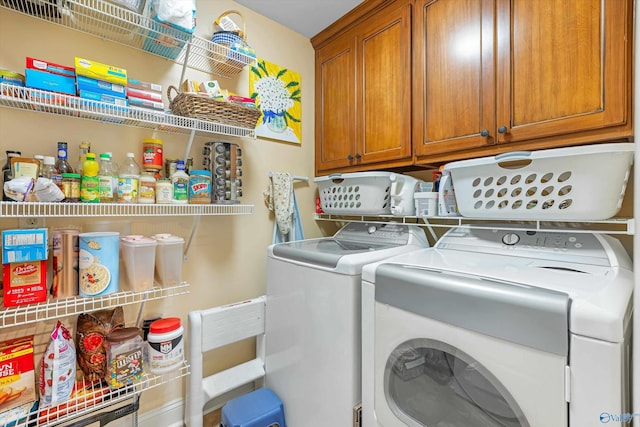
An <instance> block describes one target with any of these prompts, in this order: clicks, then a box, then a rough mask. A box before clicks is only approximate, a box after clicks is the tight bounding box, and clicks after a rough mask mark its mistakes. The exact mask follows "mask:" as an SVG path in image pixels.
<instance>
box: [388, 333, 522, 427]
mask: <svg viewBox="0 0 640 427" xmlns="http://www.w3.org/2000/svg"><path fill="white" fill-rule="evenodd" d="M384 390H385V398H386V400H387V404H388V405H389V408H390V409H391V411H392V412H393V413H394V414H395V415H396V416H397V417H398V418H399V419H400V420H401V421H403V422H404V423H405V424H407V425H408V426H429V427H431V426H465V427H495V426H504V427H529V423H528V422H527V420H526V418H525V416H524V414H523V413H522V410H521V409H520V407H519V406H518V404H517V403H516V401H515V400H514V399H513V397H512V396H511V394H509V392H508V391H507V390H506V388H505V387H504V386H503V385H502V384H501V383H500V382H499V381H498V380H497V379H496V378H495V377H494V376H493V375H492V374H491V373H490V372H489V371H488V370H487V369H486V368H485V367H484V366H482V364H481V363H479V362H478V361H476V360H474V359H473V358H472V357H471V356H469V355H467V354H466V353H464V352H463V351H461V350H459V349H456V348H454V347H452V346H451V345H449V344H446V343H443V342H440V341H436V340H430V339H425V338H417V339H413V340H410V341H406V342H404V343H402V344H400V345H399V346H397V347H396V348H395V349H394V350H393V351H392V352H391V355H390V356H389V358H388V359H387V363H386V367H385V372H384Z"/></svg>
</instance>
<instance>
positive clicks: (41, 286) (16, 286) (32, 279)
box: [2, 260, 47, 307]
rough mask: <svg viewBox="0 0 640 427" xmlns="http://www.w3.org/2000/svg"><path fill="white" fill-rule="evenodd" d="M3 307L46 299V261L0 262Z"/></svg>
mask: <svg viewBox="0 0 640 427" xmlns="http://www.w3.org/2000/svg"><path fill="white" fill-rule="evenodd" d="M2 281H3V289H2V292H3V295H4V300H3V304H4V306H5V307H16V306H19V305H26V304H35V303H38V302H44V301H46V300H47V261H46V260H40V261H22V262H11V263H8V264H2Z"/></svg>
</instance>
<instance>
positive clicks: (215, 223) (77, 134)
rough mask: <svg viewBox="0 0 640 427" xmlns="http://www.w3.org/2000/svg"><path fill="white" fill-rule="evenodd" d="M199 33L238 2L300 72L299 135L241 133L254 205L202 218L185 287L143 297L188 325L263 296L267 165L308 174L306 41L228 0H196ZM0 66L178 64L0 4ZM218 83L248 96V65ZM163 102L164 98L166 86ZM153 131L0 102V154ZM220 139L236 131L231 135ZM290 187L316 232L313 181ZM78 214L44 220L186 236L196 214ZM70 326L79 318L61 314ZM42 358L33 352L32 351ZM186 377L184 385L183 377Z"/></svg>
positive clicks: (222, 356)
mask: <svg viewBox="0 0 640 427" xmlns="http://www.w3.org/2000/svg"><path fill="white" fill-rule="evenodd" d="M197 7H198V12H197V22H198V26H197V29H196V33H197V34H198V35H201V36H203V37H208V36H210V34H211V32H212V31H213V21H214V20H215V19H216V18H217V17H218V16H219V15H220V14H221V13H222V12H224V11H225V10H229V9H237V10H239V11H241V12H242V13H243V15H244V17H245V19H246V30H247V41H248V43H249V44H250V45H251V46H252V47H253V48H255V50H256V52H257V53H258V56H259V57H262V58H265V59H267V60H269V61H271V62H274V63H276V64H279V65H281V66H283V67H286V68H290V69H291V70H293V71H296V72H298V73H300V75H301V77H302V120H303V125H302V132H303V135H302V144H300V145H297V144H289V143H282V142H275V141H269V140H261V139H257V140H252V139H237V141H238V142H239V143H240V144H241V146H242V148H243V161H244V176H243V188H244V196H243V198H242V201H243V203H246V204H253V205H255V212H254V214H253V215H245V216H232V217H203V218H202V219H201V221H200V224H199V227H198V228H197V230H196V237H195V239H194V241H193V243H192V245H191V247H190V250H189V254H188V260H187V262H185V263H184V275H183V276H184V279H185V280H187V281H188V282H190V283H191V287H190V294H189V295H186V296H180V297H176V298H172V299H168V300H164V301H160V302H151V303H148V304H147V305H146V306H145V313H146V314H148V315H150V314H153V313H159V314H162V315H164V316H180V317H182V319H183V322H184V323H185V324H186V315H187V313H188V312H189V311H190V310H194V309H202V308H206V307H212V306H216V305H221V304H225V303H229V302H234V301H239V300H243V299H247V298H251V297H254V296H258V295H261V294H262V293H264V291H265V265H266V248H267V245H268V244H269V243H270V242H271V238H272V232H273V216H272V214H270V212H269V211H268V210H267V208H266V207H265V205H264V202H263V196H262V191H263V190H264V189H265V188H266V186H267V183H268V178H267V176H268V173H269V171H283V172H284V171H286V172H290V173H292V174H295V175H303V176H308V177H309V178H313V170H314V168H313V156H314V154H313V153H314V151H313V142H314V141H313V138H314V132H313V108H314V107H313V106H314V99H313V96H314V91H313V85H314V68H313V64H314V56H313V49H312V47H311V44H310V42H309V40H308V39H307V38H305V37H303V36H300V35H299V34H297V33H294V32H292V31H290V30H288V29H286V28H284V27H282V26H280V25H279V24H276V23H274V22H273V21H270V20H268V19H266V18H264V17H263V16H260V15H257V14H255V13H253V12H251V11H249V10H248V9H246V8H244V7H242V6H240V5H238V4H236V3H235V2H233V1H229V0H217V1H215V2H214V1H198V4H197ZM0 40H2V49H0V69H9V70H14V71H19V72H21V70H24V66H25V56H32V57H35V58H40V59H46V60H50V61H53V62H56V63H59V64H63V65H70V66H73V63H74V57H75V56H79V57H84V58H88V59H93V60H96V61H99V62H103V63H108V64H112V65H115V66H119V67H122V68H126V69H127V70H128V73H129V76H132V77H137V78H140V79H142V80H147V81H153V82H160V83H162V84H163V85H164V87H165V88H166V87H168V86H169V85H177V84H178V83H179V79H180V72H181V66H179V65H177V64H175V63H173V62H171V61H168V60H165V59H163V58H160V57H156V56H153V55H150V54H147V53H145V52H141V51H137V50H133V49H131V48H128V47H125V46H121V45H117V44H114V43H111V42H108V41H103V40H101V39H98V38H96V37H92V36H87V35H84V34H81V33H78V32H75V31H71V30H68V29H65V28H61V27H57V26H55V25H52V24H48V23H44V22H40V21H39V20H37V19H33V18H30V17H27V16H23V15H20V14H17V13H12V12H9V11H6V10H4V9H0ZM186 77H187V78H192V79H196V80H209V79H211V78H217V77H216V76H211V75H206V74H204V73H200V72H197V71H194V70H187V74H186ZM218 80H219V82H220V84H221V86H222V87H223V88H226V89H229V90H232V91H234V92H237V93H239V94H242V95H245V96H247V95H248V69H245V70H244V71H243V72H242V73H241V74H239V75H238V76H237V77H236V78H234V79H221V78H218ZM165 103H167V100H166V95H165ZM151 136H152V132H151V131H148V130H145V129H138V128H132V127H126V126H119V125H113V124H102V123H98V122H93V121H86V120H81V119H73V118H65V117H60V116H54V115H47V114H40V113H35V112H30V111H23V110H13V109H9V108H0V158H2V160H0V163H4V151H5V150H8V149H20V150H22V153H23V155H26V156H32V155H34V154H38V153H39V154H45V155H55V152H56V141H61V140H62V141H67V142H68V143H69V147H70V158H71V159H72V160H74V162H75V159H77V150H78V144H79V143H80V142H81V141H84V140H88V141H91V144H92V151H94V152H97V153H100V152H103V151H112V152H113V153H114V157H115V159H116V160H122V159H124V156H125V153H126V152H127V151H133V152H135V153H136V157H137V158H138V159H139V156H140V154H139V153H140V150H141V142H142V140H143V138H145V137H151ZM156 137H158V138H160V139H162V140H163V141H164V144H165V156H166V157H182V156H183V154H184V150H185V148H186V145H187V141H188V138H187V137H186V136H179V135H172V134H166V133H158V134H157V135H156ZM213 139H216V138H215V137H214V136H212V137H211V138H198V137H196V139H195V140H194V144H193V149H192V151H191V155H192V156H193V157H194V159H195V162H196V164H198V163H199V162H200V160H201V157H200V151H201V149H202V146H203V143H204V142H206V141H209V140H213ZM221 139H226V140H233V138H229V137H221ZM295 188H296V194H297V196H298V203H299V206H300V209H301V214H302V218H303V226H304V231H305V234H306V237H318V236H319V235H320V234H321V231H320V229H319V228H318V226H317V225H316V223H315V221H314V220H313V216H312V215H313V209H314V206H315V202H314V200H315V186H314V184H313V183H312V182H310V183H309V184H305V183H298V184H296V187H295ZM104 220H106V219H100V220H97V219H93V220H83V219H75V218H56V219H51V218H49V219H47V226H50V227H55V226H67V225H82V226H83V227H84V229H90V227H91V228H95V227H100V228H110V229H114V230H118V231H122V232H133V233H140V234H145V235H149V234H152V233H155V232H162V231H164V232H170V233H173V234H177V235H180V236H183V237H185V238H187V237H188V236H189V233H190V232H191V230H192V225H193V224H194V220H193V218H189V217H179V218H170V217H169V218H121V219H113V218H111V219H109V221H110V222H109V223H104ZM16 226H17V221H16V220H7V219H5V220H0V227H2V228H10V227H16ZM125 311H126V312H127V317H128V319H129V323H130V324H132V323H133V322H134V321H135V316H136V314H137V306H130V307H128V308H126V309H125ZM65 323H66V324H67V325H68V326H75V325H74V323H75V317H72V318H68V319H66V320H65ZM52 328H53V323H51V322H47V323H46V324H37V325H30V326H27V327H23V328H9V329H2V330H1V331H0V335H1V336H2V337H5V336H6V337H8V336H12V335H22V334H27V333H34V332H35V333H40V334H45V333H47V332H49V331H50V330H51V329H52ZM250 353H251V346H250V345H245V346H240V348H235V349H233V350H227V351H224V350H223V351H219V352H216V353H215V354H212V355H208V356H207V362H208V363H207V365H208V366H207V370H208V371H209V372H212V371H214V370H217V369H220V367H223V366H226V365H228V364H230V363H233V362H235V361H236V360H238V359H242V358H246V357H249V356H250ZM36 358H37V359H38V358H39V355H38V356H36ZM183 386H184V385H183ZM182 396H183V387H180V386H179V384H178V386H176V384H172V385H170V386H165V387H161V388H160V389H158V390H154V391H150V392H148V393H144V394H143V397H142V409H141V412H143V413H144V412H146V411H149V410H151V409H154V408H157V407H160V406H162V405H163V404H165V403H167V402H170V401H172V400H174V399H178V398H181V397H182Z"/></svg>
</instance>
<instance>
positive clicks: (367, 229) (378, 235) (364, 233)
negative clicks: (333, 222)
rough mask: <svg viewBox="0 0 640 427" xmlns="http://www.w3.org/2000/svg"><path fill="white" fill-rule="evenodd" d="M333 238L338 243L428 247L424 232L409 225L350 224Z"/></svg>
mask: <svg viewBox="0 0 640 427" xmlns="http://www.w3.org/2000/svg"><path fill="white" fill-rule="evenodd" d="M333 237H334V238H335V239H336V240H339V241H352V242H370V243H375V244H378V245H390V246H399V245H416V244H420V246H425V247H426V246H428V244H426V242H427V238H426V235H425V234H424V230H423V229H422V228H420V227H418V226H415V225H409V224H389V223H369V222H350V223H349V224H347V225H345V226H344V227H342V228H341V229H340V230H339V231H338V232H337V233H336V234H335V235H334V236H333Z"/></svg>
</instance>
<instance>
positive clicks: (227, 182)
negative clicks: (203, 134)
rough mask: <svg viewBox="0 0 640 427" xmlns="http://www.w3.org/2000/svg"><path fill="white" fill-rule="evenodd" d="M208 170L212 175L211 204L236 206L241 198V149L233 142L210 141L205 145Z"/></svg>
mask: <svg viewBox="0 0 640 427" xmlns="http://www.w3.org/2000/svg"><path fill="white" fill-rule="evenodd" d="M204 151H205V152H208V153H209V154H208V158H209V159H208V161H207V162H206V163H207V164H208V165H210V166H209V168H213V171H214V174H213V178H212V181H211V194H212V200H213V203H217V204H237V203H240V200H239V198H240V197H241V196H242V180H241V179H240V176H241V175H242V168H241V167H242V149H241V148H240V147H239V146H238V144H235V143H233V142H226V141H212V142H207V143H206V144H205V150H204Z"/></svg>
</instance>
